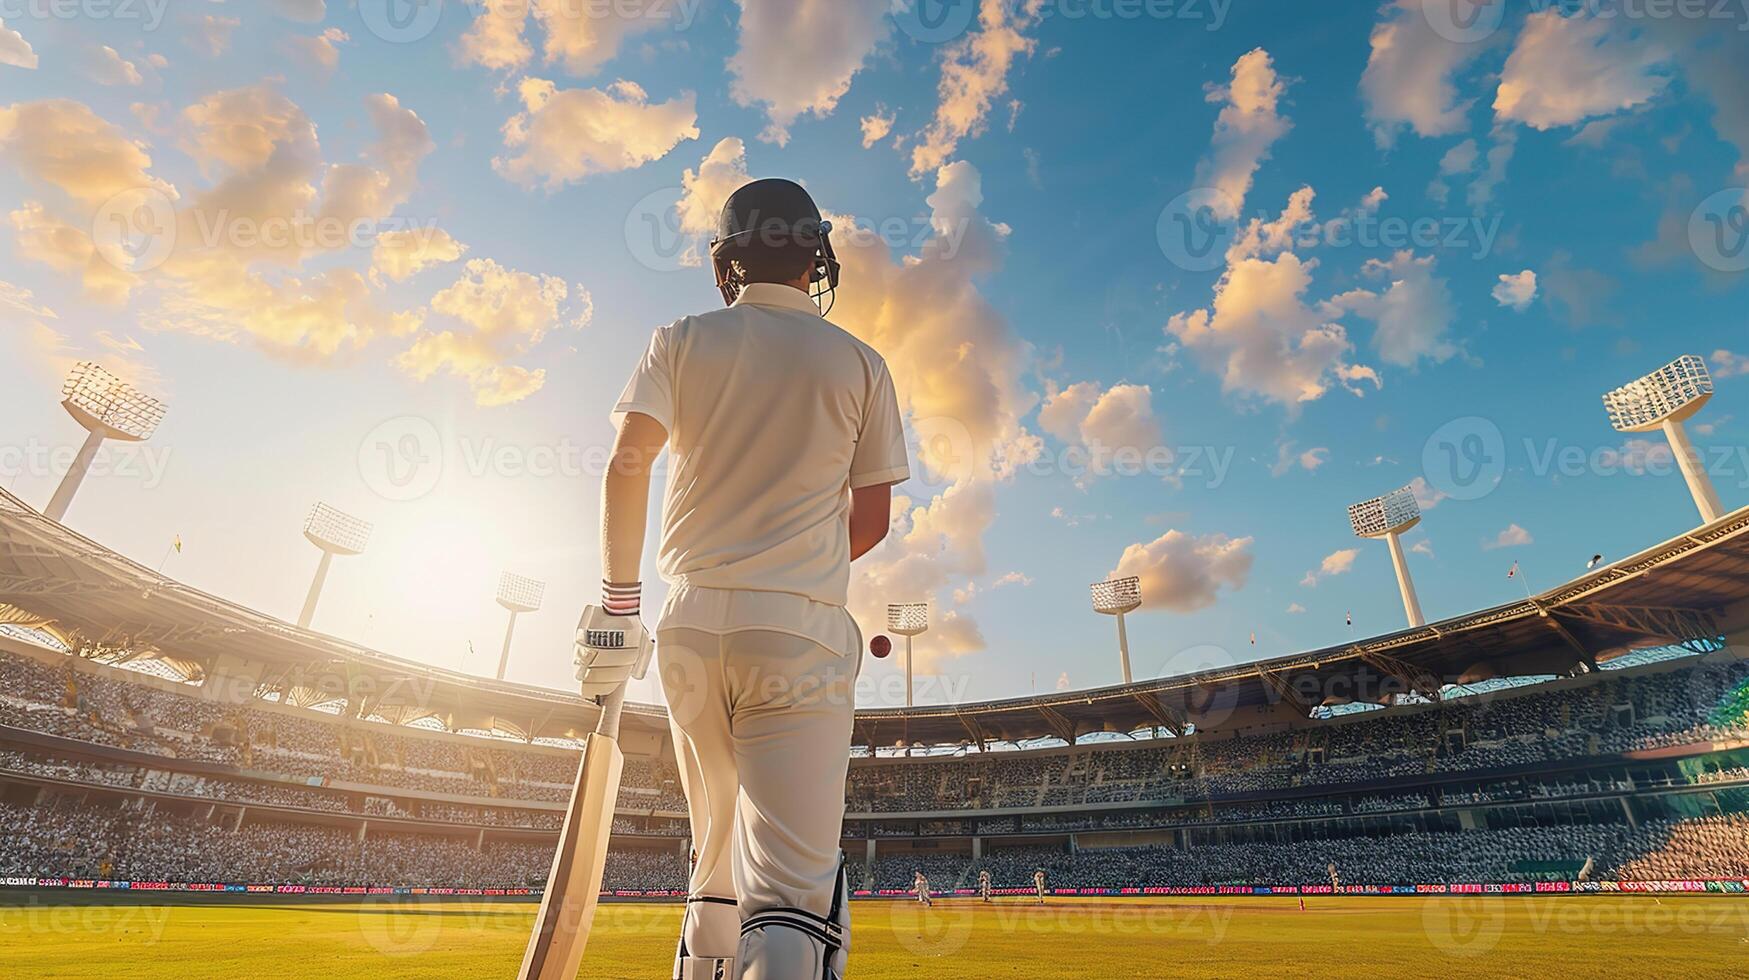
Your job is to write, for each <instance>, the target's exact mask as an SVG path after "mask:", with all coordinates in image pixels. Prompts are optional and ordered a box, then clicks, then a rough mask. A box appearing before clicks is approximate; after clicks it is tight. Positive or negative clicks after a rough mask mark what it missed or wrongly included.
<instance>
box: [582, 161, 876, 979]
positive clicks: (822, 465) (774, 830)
mask: <svg viewBox="0 0 1749 980" xmlns="http://www.w3.org/2000/svg"><path fill="white" fill-rule="evenodd" d="M830 232H831V225H830V223H828V222H825V221H823V220H822V219H821V215H820V211H819V209H818V208H817V207H816V206H815V204H814V202H813V200H812V199H811V198H810V197H809V196H808V193H807V192H806V191H805V190H803V189H802V188H801V187H800V186H799V185H797V184H794V183H792V182H790V181H785V180H761V181H756V182H754V183H751V184H748V185H747V186H745V187H742V188H741V189H740V190H738V191H736V192H735V193H734V194H733V195H731V196H730V198H729V201H728V203H727V204H726V205H725V206H724V208H723V214H722V220H721V225H720V229H719V233H718V236H717V239H716V240H715V241H713V242H712V243H711V254H712V258H713V266H714V269H715V272H716V276H717V285H718V286H719V288H720V289H721V290H722V293H723V297H724V299H725V301H727V302H728V304H729V307H728V309H726V310H717V311H714V312H710V313H705V314H702V315H699V316H691V317H685V318H683V319H681V320H678V321H676V322H675V323H674V324H672V325H671V326H667V327H662V328H660V329H658V330H657V331H656V333H655V336H654V337H653V338H652V339H651V341H650V346H649V350H648V351H647V352H646V353H645V355H644V358H643V361H642V362H641V363H640V364H639V365H638V367H637V369H636V371H634V372H633V374H632V378H631V381H630V382H629V383H628V384H627V385H626V388H625V393H624V394H623V395H622V396H621V398H620V401H619V404H618V405H617V406H616V408H615V410H614V413H615V417H616V419H617V420H618V426H619V432H618V437H617V442H616V446H615V452H614V465H613V466H611V467H610V468H609V472H608V474H607V477H606V479H605V484H604V487H603V494H602V569H603V574H604V576H605V580H606V581H605V582H604V583H603V607H604V609H605V610H606V611H608V612H610V613H612V614H614V615H615V616H619V617H625V619H624V620H622V621H623V622H625V623H626V624H627V625H628V626H631V627H635V626H636V623H635V622H632V620H635V619H636V618H637V617H638V616H639V615H640V613H641V606H640V600H641V594H642V593H641V585H640V584H639V583H640V582H641V576H640V573H639V567H638V566H639V558H640V555H641V553H642V551H643V543H644V533H645V521H646V517H647V512H648V506H649V486H650V466H651V464H653V463H654V461H655V459H656V456H657V454H658V453H659V452H661V450H662V449H663V448H664V447H666V448H667V449H668V451H669V453H670V465H669V470H668V479H667V499H666V501H665V502H664V506H663V509H662V539H661V547H660V549H659V553H660V566H661V574H662V577H663V579H664V580H665V581H666V582H667V583H668V586H669V588H668V599H667V602H666V603H665V604H664V606H663V608H662V611H661V614H660V617H659V619H658V622H657V628H656V637H657V643H656V660H657V664H658V667H659V669H660V671H661V676H662V686H663V692H664V694H665V696H666V698H667V701H668V706H669V715H670V719H671V725H672V728H673V735H674V746H675V752H676V754H677V755H678V756H679V763H680V772H681V780H682V784H683V787H684V789H685V791H686V798H687V805H688V808H689V810H690V813H691V822H692V840H693V870H692V881H691V888H690V897H689V899H688V902H687V908H686V916H685V919H684V921H683V925H682V928H681V936H680V947H679V951H678V954H677V956H676V961H675V966H674V977H675V978H677V980H718V978H725V980H727V978H744V980H837V978H841V977H843V976H844V972H845V965H846V963H847V962H848V958H849V952H850V933H849V928H850V910H849V894H848V883H847V882H846V880H845V875H844V865H843V857H842V855H841V854H840V852H839V841H840V839H841V835H842V830H843V822H844V781H845V776H846V774H847V770H848V768H849V761H850V739H851V722H852V711H853V709H854V707H855V704H854V700H855V699H854V686H855V681H856V675H857V671H858V669H859V666H860V653H861V648H862V638H861V633H860V631H859V630H858V628H857V625H856V622H855V621H854V620H853V619H852V618H851V616H850V613H849V611H848V610H847V609H846V608H845V604H846V602H847V600H848V590H849V584H850V563H851V561H853V560H854V559H856V558H859V557H861V556H862V555H863V554H865V553H867V552H868V551H869V550H870V549H871V548H873V547H874V546H875V545H877V544H879V543H880V541H881V539H882V538H884V537H885V536H886V533H887V527H888V519H889V514H890V508H891V504H892V487H893V486H894V485H895V484H897V483H901V482H903V481H904V480H905V479H907V478H908V477H909V475H910V469H909V466H908V464H907V461H906V456H905V436H904V429H903V425H902V423H901V421H900V418H899V406H898V399H897V397H896V395H895V394H894V389H893V380H892V378H891V377H890V376H889V375H888V373H887V366H886V363H885V362H884V361H883V360H882V359H881V357H880V355H879V354H877V353H875V351H874V350H873V349H871V348H870V347H869V346H868V345H866V344H864V343H862V342H861V341H859V340H857V339H856V338H854V337H852V336H851V335H850V334H848V333H846V332H844V331H843V330H840V329H839V328H837V327H835V326H833V325H832V324H831V323H830V322H828V321H827V320H826V319H825V318H824V312H823V310H822V308H821V306H819V305H817V304H818V303H819V302H820V301H823V300H824V299H825V298H826V297H828V296H829V295H830V294H831V292H832V290H834V289H835V288H836V287H837V285H838V278H839V266H838V262H837V260H836V258H835V256H834V254H833V251H832V244H831V238H830ZM827 309H829V307H828V308H827ZM580 679H582V680H583V681H584V683H585V685H586V686H587V684H588V678H587V677H583V678H580Z"/></svg>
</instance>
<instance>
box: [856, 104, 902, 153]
mask: <svg viewBox="0 0 1749 980" xmlns="http://www.w3.org/2000/svg"><path fill="white" fill-rule="evenodd" d="M898 118H899V117H898V115H897V114H896V113H893V112H889V111H887V107H886V106H875V111H874V115H872V116H863V117H862V148H863V149H865V150H867V149H870V148H872V147H873V146H874V145H875V144H876V143H879V142H880V141H881V140H884V139H886V138H887V137H888V136H889V135H891V134H892V132H893V123H894V122H895V121H897V120H898Z"/></svg>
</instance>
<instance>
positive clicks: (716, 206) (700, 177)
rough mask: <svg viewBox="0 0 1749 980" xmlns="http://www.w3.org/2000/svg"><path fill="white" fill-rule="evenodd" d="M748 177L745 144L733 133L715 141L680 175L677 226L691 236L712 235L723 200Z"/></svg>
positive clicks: (721, 209)
mask: <svg viewBox="0 0 1749 980" xmlns="http://www.w3.org/2000/svg"><path fill="white" fill-rule="evenodd" d="M751 179H752V178H751V176H750V175H749V174H748V172H747V144H745V143H743V142H742V141H741V140H739V139H737V138H736V137H733V136H730V137H727V138H725V139H722V140H720V141H718V143H717V145H716V146H713V147H711V151H710V153H708V154H706V155H705V158H704V159H703V160H702V161H700V162H699V165H698V169H697V170H687V171H686V172H685V173H683V174H681V175H680V183H681V188H682V193H681V196H680V203H679V205H678V211H679V216H680V230H681V231H682V232H683V233H685V234H688V235H693V236H706V235H714V234H715V233H716V231H717V222H718V220H719V219H720V217H721V215H722V211H723V204H724V203H725V202H727V201H728V200H729V195H730V194H733V193H735V191H737V190H739V189H741V187H742V186H744V185H745V184H746V183H747V182H748V181H749V180H751Z"/></svg>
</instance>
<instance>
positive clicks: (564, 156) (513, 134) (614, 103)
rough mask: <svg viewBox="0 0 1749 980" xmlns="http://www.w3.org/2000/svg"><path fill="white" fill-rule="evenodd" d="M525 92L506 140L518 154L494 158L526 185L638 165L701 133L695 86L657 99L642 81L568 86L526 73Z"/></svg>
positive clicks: (555, 183)
mask: <svg viewBox="0 0 1749 980" xmlns="http://www.w3.org/2000/svg"><path fill="white" fill-rule="evenodd" d="M518 92H519V94H520V96H521V99H522V103H523V107H524V111H523V112H519V113H517V114H516V115H515V116H513V117H511V119H510V121H509V122H507V123H505V124H504V145H505V147H506V148H507V149H509V150H511V151H513V152H514V155H512V156H508V157H499V158H497V159H495V160H494V161H492V165H493V168H494V169H496V170H497V171H498V172H499V173H500V174H502V175H504V176H505V177H506V178H508V179H509V180H512V181H515V182H516V183H518V184H522V185H524V186H533V185H535V184H542V185H544V186H545V187H546V189H547V190H549V191H551V190H557V189H559V188H560V187H563V186H564V185H566V184H570V183H575V182H577V181H580V180H583V179H584V178H586V177H588V176H590V175H591V174H600V173H612V172H614V171H618V170H632V169H635V168H637V167H641V166H643V165H644V164H646V163H649V162H651V161H652V160H660V159H661V158H662V157H664V156H666V155H667V154H668V152H669V151H670V150H672V149H674V148H675V147H676V146H679V145H680V143H681V142H683V141H685V140H693V139H697V138H698V113H697V111H696V109H695V108H694V102H695V100H694V97H693V95H692V94H691V93H690V92H689V93H685V94H683V95H681V96H679V97H677V98H674V99H670V100H669V101H667V102H658V103H652V102H650V101H649V96H647V95H646V94H645V93H644V90H643V89H642V88H640V87H639V86H638V85H637V84H636V83H634V82H626V81H621V82H615V83H614V84H613V85H610V86H608V88H607V89H606V90H602V89H593V88H580V89H560V88H558V86H556V85H554V84H553V83H552V82H550V81H547V80H545V79H540V78H525V79H523V80H522V82H521V83H520V84H519V85H518Z"/></svg>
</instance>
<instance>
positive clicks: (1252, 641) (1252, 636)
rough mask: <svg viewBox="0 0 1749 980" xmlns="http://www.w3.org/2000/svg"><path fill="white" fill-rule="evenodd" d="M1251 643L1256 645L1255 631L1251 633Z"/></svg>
mask: <svg viewBox="0 0 1749 980" xmlns="http://www.w3.org/2000/svg"><path fill="white" fill-rule="evenodd" d="M1251 645H1252V646H1256V645H1257V634H1256V633H1252V634H1251Z"/></svg>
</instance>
